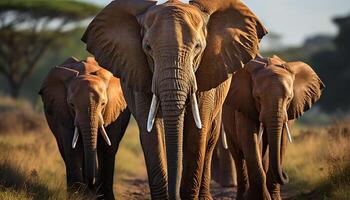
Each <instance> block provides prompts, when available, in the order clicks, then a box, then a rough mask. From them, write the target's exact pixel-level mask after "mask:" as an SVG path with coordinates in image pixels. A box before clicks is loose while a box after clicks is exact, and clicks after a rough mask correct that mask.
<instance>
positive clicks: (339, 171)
mask: <svg viewBox="0 0 350 200" xmlns="http://www.w3.org/2000/svg"><path fill="white" fill-rule="evenodd" d="M18 116H21V117H22V118H17V117H18ZM19 119H20V120H19ZM14 122H15V123H16V124H14ZM349 122H350V120H348V121H345V122H341V123H335V124H334V125H332V126H329V127H317V128H310V127H303V128H294V130H293V135H294V136H295V138H294V143H293V144H291V145H289V146H288V148H287V155H286V158H287V159H286V162H285V166H286V170H287V172H288V174H289V175H290V180H291V182H290V184H288V187H289V188H290V189H292V190H291V191H295V192H296V194H297V196H296V197H295V199H317V200H319V199H332V200H333V199H336V200H342V199H349V197H350V154H349V152H350V133H349V130H350V125H349V124H350V123H349ZM27 124H31V125H27ZM33 124H34V125H33ZM0 152H1V153H0V199H8V200H12V199H67V194H66V192H65V188H66V186H65V169H64V164H63V161H62V159H61V157H60V155H59V153H58V149H57V145H56V142H55V139H54V137H53V135H52V134H51V133H50V130H49V129H48V128H47V125H46V122H45V119H44V117H43V116H42V114H40V113H37V112H35V111H34V110H33V109H32V107H31V106H30V104H29V103H27V102H25V101H13V100H11V99H8V98H0ZM116 160H117V162H116V166H117V169H116V170H115V183H116V187H115V188H118V189H120V188H121V187H127V186H125V185H126V184H127V183H126V182H125V180H126V179H128V180H129V181H130V179H131V180H134V178H135V179H136V178H140V177H141V178H145V177H146V172H145V164H144V160H143V155H142V151H141V147H140V144H139V134H138V131H137V127H136V125H135V123H134V122H132V123H131V126H129V128H128V130H127V133H126V135H125V137H124V139H123V141H122V143H121V146H120V149H119V151H118V154H117V158H116ZM118 191H119V190H118ZM118 191H116V195H117V198H119V199H123V196H121V195H120V194H119V193H118ZM124 197H125V196H124ZM69 199H86V197H74V198H73V197H70V198H69Z"/></svg>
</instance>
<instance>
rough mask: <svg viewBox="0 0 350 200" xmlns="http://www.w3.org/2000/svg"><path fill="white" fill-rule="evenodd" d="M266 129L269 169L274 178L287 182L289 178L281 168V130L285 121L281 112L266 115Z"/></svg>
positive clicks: (279, 181) (283, 182)
mask: <svg viewBox="0 0 350 200" xmlns="http://www.w3.org/2000/svg"><path fill="white" fill-rule="evenodd" d="M267 119H268V120H267V121H265V124H266V131H267V136H268V144H269V157H270V169H271V170H272V174H273V176H274V178H275V180H276V181H277V182H278V183H279V184H281V185H284V184H287V183H288V181H289V178H288V176H287V174H286V173H284V172H283V170H282V166H281V165H282V164H281V163H282V144H283V142H282V131H283V125H284V121H285V116H284V114H282V113H281V112H278V111H275V112H272V114H270V115H269V116H268V117H267Z"/></svg>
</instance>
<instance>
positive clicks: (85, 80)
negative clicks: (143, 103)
mask: <svg viewBox="0 0 350 200" xmlns="http://www.w3.org/2000/svg"><path fill="white" fill-rule="evenodd" d="M39 94H40V95H41V97H42V100H43V103H44V110H45V116H46V119H47V122H48V124H49V127H50V129H51V131H52V132H53V134H54V136H55V138H56V140H57V144H58V148H59V151H60V153H61V156H62V158H63V160H64V162H65V166H66V175H67V186H68V189H69V190H70V191H71V192H77V190H80V189H81V187H85V186H86V187H87V188H88V189H89V190H88V191H89V192H93V193H94V194H95V193H97V194H98V195H102V197H103V198H104V199H114V195H113V188H112V186H113V174H114V165H115V154H116V152H117V150H118V146H119V142H120V140H121V138H122V137H123V135H124V133H125V130H126V127H127V125H128V123H129V119H130V111H129V110H128V108H127V104H126V102H125V100H124V97H123V92H122V89H121V87H120V82H119V79H117V78H115V77H114V76H113V75H112V74H111V73H110V72H108V71H107V70H105V69H103V68H101V67H100V66H98V63H97V62H96V61H95V59H94V58H92V57H89V58H87V60H86V61H78V60H76V59H75V58H69V59H67V60H66V61H65V62H64V63H62V64H61V65H58V66H56V67H54V68H52V69H51V70H50V72H49V73H48V75H47V77H46V79H45V80H44V82H43V83H42V86H41V89H40V92H39ZM97 188H98V191H95V190H96V189H97Z"/></svg>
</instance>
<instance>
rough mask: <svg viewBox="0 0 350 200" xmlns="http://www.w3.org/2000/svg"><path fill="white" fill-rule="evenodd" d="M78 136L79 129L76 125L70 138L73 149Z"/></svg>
mask: <svg viewBox="0 0 350 200" xmlns="http://www.w3.org/2000/svg"><path fill="white" fill-rule="evenodd" d="M78 138H79V130H78V127H75V129H74V135H73V140H72V148H73V149H75V146H76V145H77V142H78Z"/></svg>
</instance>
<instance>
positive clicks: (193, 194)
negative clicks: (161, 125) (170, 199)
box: [180, 114, 209, 200]
mask: <svg viewBox="0 0 350 200" xmlns="http://www.w3.org/2000/svg"><path fill="white" fill-rule="evenodd" d="M193 121H194V119H193V117H192V115H191V114H188V115H186V117H185V127H184V134H185V135H184V162H183V165H184V168H183V172H182V180H181V188H180V195H181V199H186V200H187V199H189V200H190V199H198V195H199V191H200V187H201V181H202V180H201V179H202V175H203V163H204V160H205V155H206V144H207V142H206V138H207V132H208V131H206V130H207V128H208V127H205V125H204V124H206V123H205V122H204V123H203V125H204V127H202V129H201V130H198V128H197V127H196V125H195V124H194V123H193ZM202 122H203V121H202ZM208 124H209V123H208Z"/></svg>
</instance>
